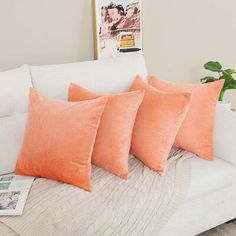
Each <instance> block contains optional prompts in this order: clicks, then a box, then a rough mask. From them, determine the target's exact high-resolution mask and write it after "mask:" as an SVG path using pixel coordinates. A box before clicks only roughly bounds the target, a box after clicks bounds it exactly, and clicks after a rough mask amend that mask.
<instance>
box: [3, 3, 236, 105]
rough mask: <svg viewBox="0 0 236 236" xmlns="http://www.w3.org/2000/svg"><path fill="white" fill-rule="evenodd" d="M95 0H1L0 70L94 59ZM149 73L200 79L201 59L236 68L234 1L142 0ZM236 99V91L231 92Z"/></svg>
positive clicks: (175, 77) (194, 80)
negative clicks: (26, 65) (93, 7)
mask: <svg viewBox="0 0 236 236" xmlns="http://www.w3.org/2000/svg"><path fill="white" fill-rule="evenodd" d="M91 4H92V0H0V70H3V69H8V68H12V67H15V66H18V65H20V64H24V63H30V64H51V63H63V62H72V61H78V60H88V59H93V33H92V32H93V31H92V10H91ZM143 7H144V54H145V58H146V60H147V65H148V69H149V72H150V73H151V74H156V75H158V76H159V77H161V78H163V79H168V80H174V81H181V82H198V81H199V78H200V77H202V76H204V75H205V72H204V70H203V69H202V64H204V63H205V62H206V61H208V60H219V61H221V62H222V63H223V64H224V65H225V66H228V67H234V68H236V58H235V54H236V53H235V52H236V14H235V9H236V1H235V0H197V1H196V0H179V1H175V0H164V1H161V0H143ZM231 97H232V98H234V99H235V102H236V91H234V94H233V93H231Z"/></svg>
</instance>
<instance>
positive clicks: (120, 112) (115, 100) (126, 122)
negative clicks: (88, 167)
mask: <svg viewBox="0 0 236 236" xmlns="http://www.w3.org/2000/svg"><path fill="white" fill-rule="evenodd" d="M101 96H104V95H102V94H96V93H92V92H89V91H88V90H86V89H84V88H82V87H80V86H78V85H76V84H71V85H70V89H69V100H70V101H81V100H87V99H93V98H97V97H101ZM143 96H144V92H143V91H135V92H131V93H124V94H117V95H111V96H109V97H108V102H107V104H106V107H105V110H104V113H103V115H102V118H101V122H100V126H99V128H98V133H97V137H96V141H95V145H94V149H93V155H92V163H93V164H95V165H96V166H98V167H101V168H103V169H105V170H107V171H109V172H111V173H113V174H115V175H117V176H119V177H121V178H124V179H127V177H128V158H129V150H130V144H131V137H132V130H133V126H134V122H135V118H136V114H137V111H138V108H139V106H140V104H141V102H142V100H143Z"/></svg>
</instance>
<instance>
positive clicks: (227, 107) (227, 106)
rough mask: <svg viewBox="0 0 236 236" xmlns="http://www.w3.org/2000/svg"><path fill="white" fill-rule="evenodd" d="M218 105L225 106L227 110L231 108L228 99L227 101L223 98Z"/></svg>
mask: <svg viewBox="0 0 236 236" xmlns="http://www.w3.org/2000/svg"><path fill="white" fill-rule="evenodd" d="M218 105H219V106H222V107H224V108H226V109H227V110H229V111H230V110H231V108H232V103H231V102H230V101H227V100H224V101H219V102H218Z"/></svg>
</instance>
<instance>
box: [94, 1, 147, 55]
mask: <svg viewBox="0 0 236 236" xmlns="http://www.w3.org/2000/svg"><path fill="white" fill-rule="evenodd" d="M141 1H142V0H93V21H94V58H95V59H106V58H114V57H118V56H124V55H127V54H137V53H138V54H142V52H143V37H142V3H141Z"/></svg>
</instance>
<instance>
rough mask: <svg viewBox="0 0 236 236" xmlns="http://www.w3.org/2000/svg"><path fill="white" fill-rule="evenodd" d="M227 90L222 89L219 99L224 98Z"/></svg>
mask: <svg viewBox="0 0 236 236" xmlns="http://www.w3.org/2000/svg"><path fill="white" fill-rule="evenodd" d="M225 91H226V89H224V88H223V89H221V91H220V96H219V101H221V102H222V101H223V100H224V95H225Z"/></svg>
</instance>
